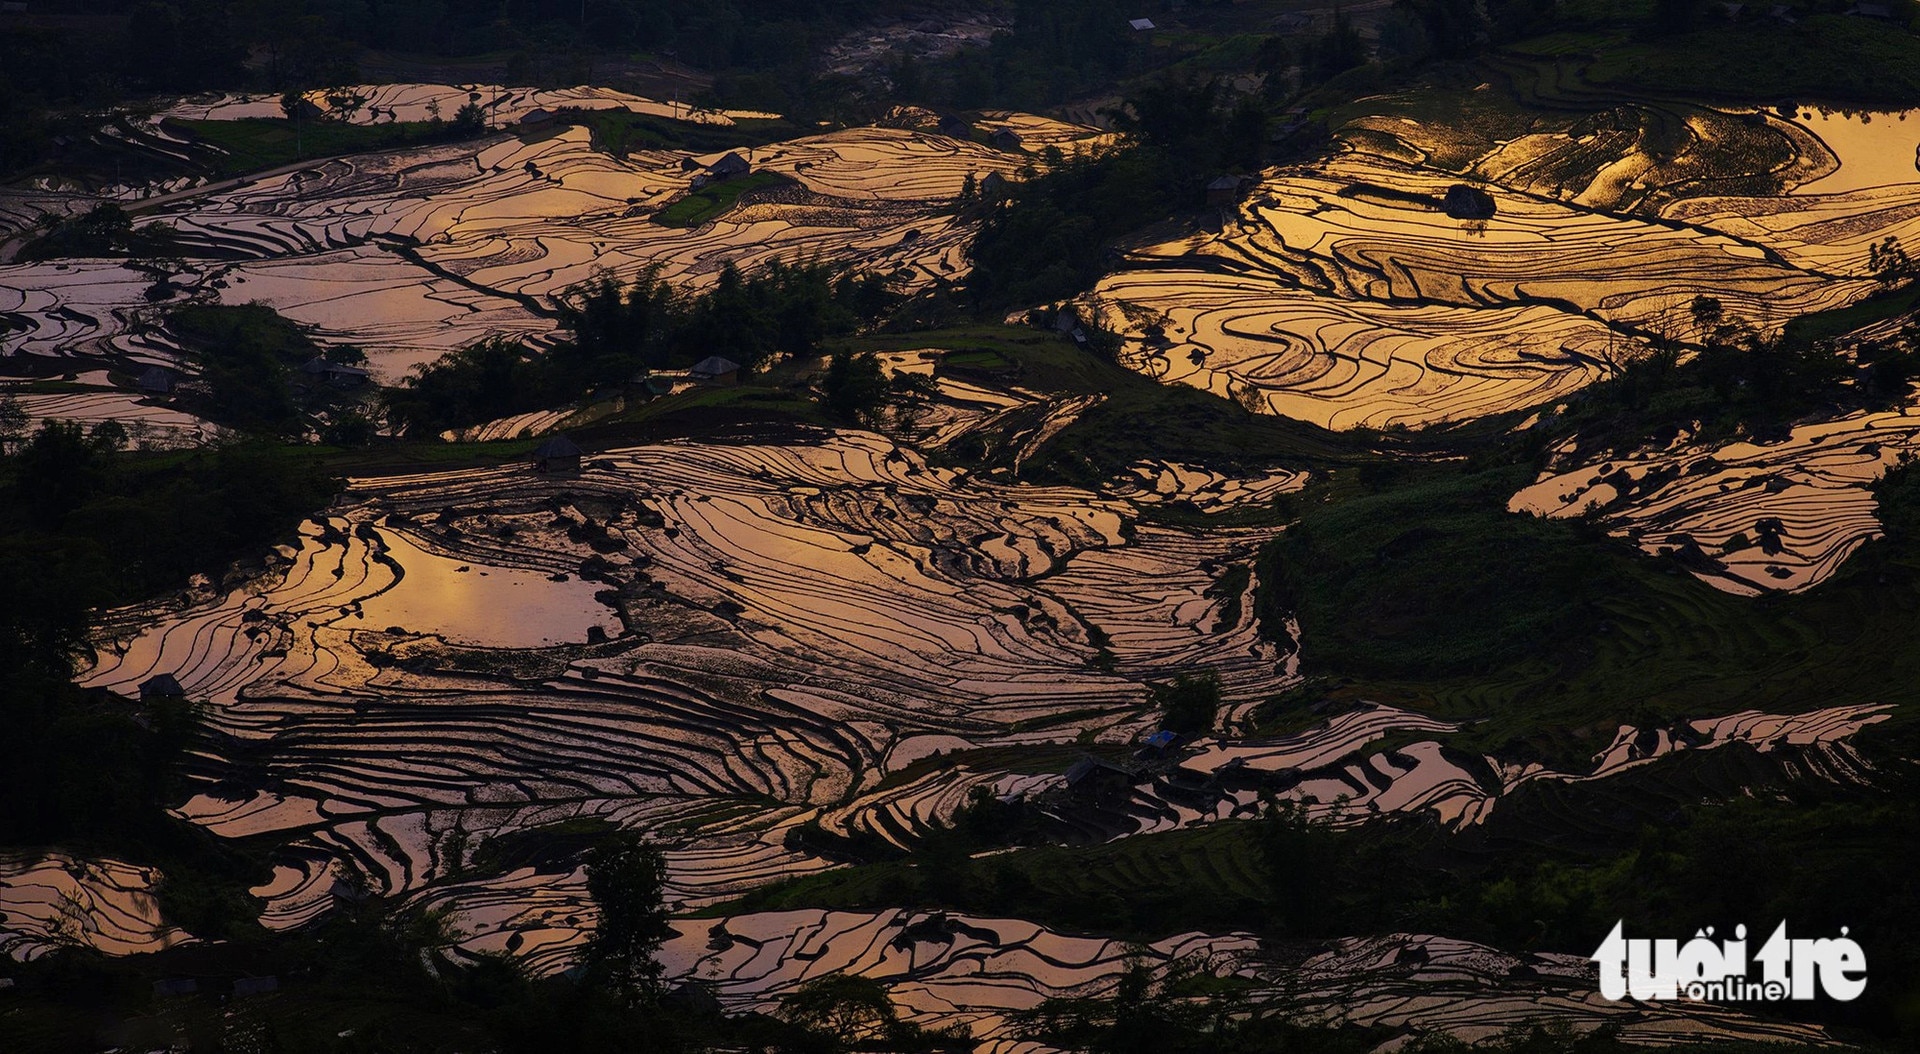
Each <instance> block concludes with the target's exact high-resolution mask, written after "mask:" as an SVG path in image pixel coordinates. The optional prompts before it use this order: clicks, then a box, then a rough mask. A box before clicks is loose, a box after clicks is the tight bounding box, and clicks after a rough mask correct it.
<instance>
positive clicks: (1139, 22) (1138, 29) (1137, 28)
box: [1127, 18, 1160, 33]
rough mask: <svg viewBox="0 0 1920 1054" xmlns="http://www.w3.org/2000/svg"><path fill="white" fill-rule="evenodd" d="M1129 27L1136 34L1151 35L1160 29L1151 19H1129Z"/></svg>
mask: <svg viewBox="0 0 1920 1054" xmlns="http://www.w3.org/2000/svg"><path fill="white" fill-rule="evenodd" d="M1127 25H1129V26H1132V27H1133V31H1134V32H1135V33H1151V32H1153V31H1154V30H1155V29H1158V28H1160V27H1158V26H1156V25H1154V24H1153V19H1151V18H1129V19H1127Z"/></svg>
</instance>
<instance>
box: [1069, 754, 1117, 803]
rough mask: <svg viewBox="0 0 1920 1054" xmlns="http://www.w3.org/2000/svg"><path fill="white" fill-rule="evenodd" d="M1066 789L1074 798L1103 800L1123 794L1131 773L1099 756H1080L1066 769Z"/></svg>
mask: <svg viewBox="0 0 1920 1054" xmlns="http://www.w3.org/2000/svg"><path fill="white" fill-rule="evenodd" d="M1066 775H1067V791H1068V792H1069V793H1071V794H1072V795H1073V796H1074V797H1076V798H1083V799H1093V800H1103V799H1110V798H1117V797H1121V796H1124V795H1125V794H1126V793H1127V792H1128V791H1129V790H1130V789H1131V788H1132V787H1133V773H1132V772H1130V771H1128V770H1126V769H1124V768H1121V767H1120V766H1118V765H1115V764H1113V763H1112V762H1110V761H1104V760H1102V759H1100V758H1093V757H1087V758H1081V759H1080V760H1079V761H1076V762H1074V763H1073V765H1072V766H1071V767H1070V768H1068V769H1067V774H1066Z"/></svg>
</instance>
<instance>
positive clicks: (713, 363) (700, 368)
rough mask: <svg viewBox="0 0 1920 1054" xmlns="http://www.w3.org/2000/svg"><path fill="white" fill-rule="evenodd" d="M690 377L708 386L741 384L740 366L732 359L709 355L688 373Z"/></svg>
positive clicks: (695, 364)
mask: <svg viewBox="0 0 1920 1054" xmlns="http://www.w3.org/2000/svg"><path fill="white" fill-rule="evenodd" d="M688 376H691V377H692V378H693V379H694V380H696V381H701V382H704V383H706V384H739V383H740V364H739V363H737V362H735V361H733V360H732V359H723V358H721V357H720V356H718V355H709V356H707V357H706V358H704V359H701V360H700V361H699V362H696V363H694V365H693V369H691V370H689V371H688Z"/></svg>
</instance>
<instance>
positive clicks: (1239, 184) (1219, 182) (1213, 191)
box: [1207, 176, 1246, 208]
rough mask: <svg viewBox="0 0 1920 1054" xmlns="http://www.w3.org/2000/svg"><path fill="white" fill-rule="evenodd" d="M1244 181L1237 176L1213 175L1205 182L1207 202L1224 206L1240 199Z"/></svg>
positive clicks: (1211, 204)
mask: <svg viewBox="0 0 1920 1054" xmlns="http://www.w3.org/2000/svg"><path fill="white" fill-rule="evenodd" d="M1245 187H1246V181H1245V180H1244V179H1241V178H1240V177H1239V176H1215V177H1214V178H1213V179H1212V180H1211V181H1209V182H1208V183H1207V204H1208V205H1210V206H1215V207H1221V208H1224V207H1226V206H1228V205H1232V204H1235V203H1237V202H1238V201H1239V200H1240V192H1241V190H1242V189H1243V188H1245Z"/></svg>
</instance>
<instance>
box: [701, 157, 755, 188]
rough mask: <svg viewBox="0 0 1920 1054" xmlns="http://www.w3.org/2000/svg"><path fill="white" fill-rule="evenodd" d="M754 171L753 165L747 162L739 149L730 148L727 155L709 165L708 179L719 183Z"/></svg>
mask: <svg viewBox="0 0 1920 1054" xmlns="http://www.w3.org/2000/svg"><path fill="white" fill-rule="evenodd" d="M752 171H753V166H752V165H750V164H748V163H747V159H746V158H744V157H741V156H740V152H739V151H738V150H729V151H727V156H725V157H723V158H721V159H720V160H718V161H715V162H714V163H713V164H711V165H708V166H707V179H708V182H711V183H718V182H720V181H721V180H727V179H735V178H737V177H740V176H744V175H746V174H748V173H749V172H752Z"/></svg>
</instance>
